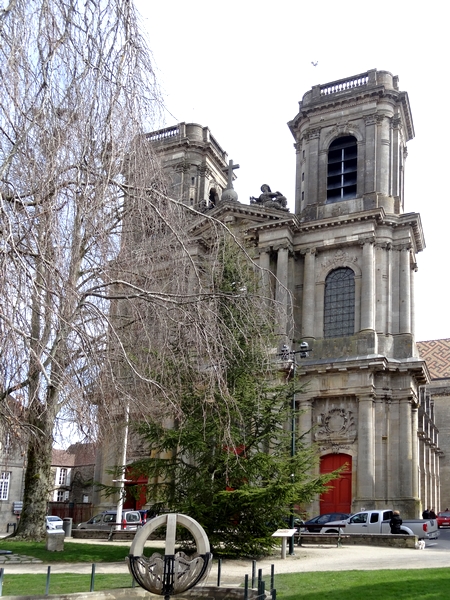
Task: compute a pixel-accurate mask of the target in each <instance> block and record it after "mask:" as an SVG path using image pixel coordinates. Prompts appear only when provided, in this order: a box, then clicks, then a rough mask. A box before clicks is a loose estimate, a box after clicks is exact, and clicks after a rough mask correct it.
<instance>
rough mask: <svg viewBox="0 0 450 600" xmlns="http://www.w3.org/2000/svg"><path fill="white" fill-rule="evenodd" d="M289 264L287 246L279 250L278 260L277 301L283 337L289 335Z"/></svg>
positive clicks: (279, 323)
mask: <svg viewBox="0 0 450 600" xmlns="http://www.w3.org/2000/svg"><path fill="white" fill-rule="evenodd" d="M288 262H289V248H288V247H287V246H285V247H282V248H279V249H278V259H277V285H276V292H275V299H276V302H277V311H278V315H279V316H278V319H277V321H278V327H279V331H278V333H280V334H281V335H286V334H287V324H288V298H289V292H288V289H287V286H288Z"/></svg>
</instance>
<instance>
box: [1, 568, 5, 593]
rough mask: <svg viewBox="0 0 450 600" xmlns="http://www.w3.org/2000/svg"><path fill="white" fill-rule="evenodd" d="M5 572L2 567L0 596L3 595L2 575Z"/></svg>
mask: <svg viewBox="0 0 450 600" xmlns="http://www.w3.org/2000/svg"><path fill="white" fill-rule="evenodd" d="M4 572H5V570H4V569H3V567H2V568H1V569H0V596H1V595H2V593H3V573H4Z"/></svg>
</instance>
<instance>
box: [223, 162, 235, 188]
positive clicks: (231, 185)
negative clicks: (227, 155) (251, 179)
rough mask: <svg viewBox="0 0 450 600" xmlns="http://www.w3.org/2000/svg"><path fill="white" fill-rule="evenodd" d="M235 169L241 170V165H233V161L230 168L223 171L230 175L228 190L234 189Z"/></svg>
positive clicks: (229, 164)
mask: <svg viewBox="0 0 450 600" xmlns="http://www.w3.org/2000/svg"><path fill="white" fill-rule="evenodd" d="M233 169H239V165H233V161H232V160H230V161H229V163H228V167H225V169H222V171H224V172H225V173H227V175H228V184H227V190H232V189H233Z"/></svg>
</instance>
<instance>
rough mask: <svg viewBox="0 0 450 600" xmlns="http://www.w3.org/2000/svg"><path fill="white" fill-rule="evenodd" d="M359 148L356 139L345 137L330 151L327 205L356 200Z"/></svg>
mask: <svg viewBox="0 0 450 600" xmlns="http://www.w3.org/2000/svg"><path fill="white" fill-rule="evenodd" d="M357 158H358V146H357V143H356V138H355V137H354V136H352V135H345V136H343V137H340V138H337V139H336V140H334V142H332V143H331V145H330V148H329V150H328V177H327V203H333V202H340V201H341V200H349V199H351V198H356V174H357Z"/></svg>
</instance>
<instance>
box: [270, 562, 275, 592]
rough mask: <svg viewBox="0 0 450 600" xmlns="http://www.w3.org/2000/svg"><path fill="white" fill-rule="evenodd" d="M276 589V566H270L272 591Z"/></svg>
mask: <svg viewBox="0 0 450 600" xmlns="http://www.w3.org/2000/svg"><path fill="white" fill-rule="evenodd" d="M274 587H275V565H270V589H271V590H273V588H274Z"/></svg>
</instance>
